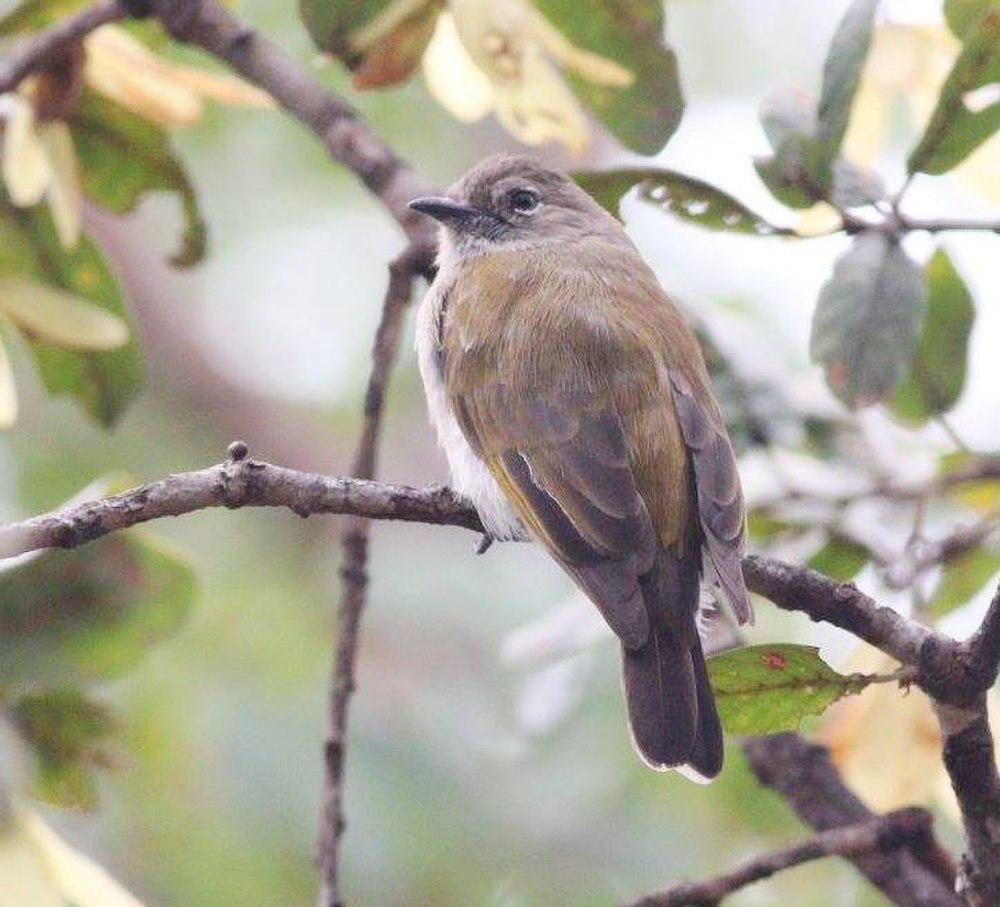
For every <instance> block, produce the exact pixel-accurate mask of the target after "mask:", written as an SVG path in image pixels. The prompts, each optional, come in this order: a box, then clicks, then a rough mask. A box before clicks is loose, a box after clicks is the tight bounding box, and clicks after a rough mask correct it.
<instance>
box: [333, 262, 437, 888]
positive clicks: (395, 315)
mask: <svg viewBox="0 0 1000 907" xmlns="http://www.w3.org/2000/svg"><path fill="white" fill-rule="evenodd" d="M415 248H416V247H413V246H411V247H410V249H409V250H408V251H407V252H405V253H404V254H403V255H401V256H400V257H399V258H397V259H396V260H395V261H393V262H392V263H391V264H390V265H389V285H388V287H387V288H386V292H385V300H384V302H383V304H382V318H381V321H380V322H379V326H378V329H377V331H376V333H375V344H374V348H373V350H372V370H371V375H370V377H369V379H368V388H367V390H366V392H365V410H364V413H365V415H364V426H363V428H362V430H361V437H360V439H359V441H358V449H357V454H356V456H355V460H354V467H353V469H352V472H353V474H354V476H355V477H357V478H358V479H372V478H374V476H375V471H376V464H377V453H378V442H379V437H380V435H381V425H382V410H383V403H384V400H385V391H386V387H387V385H388V381H389V373H390V372H391V370H392V364H393V361H394V359H395V357H396V350H397V348H398V346H399V333H400V330H401V327H402V323H403V314H404V312H405V311H406V305H407V303H408V302H409V300H410V296H411V294H412V292H413V283H414V280H415V279H416V275H417V273H418V270H419V268H420V262H419V260H418V258H417V257H416V256H417V255H419V252H416V253H415V252H414V249H415ZM343 549H344V563H343V566H342V567H341V571H340V574H341V577H342V580H343V589H344V591H343V598H342V599H341V603H340V611H339V614H338V625H337V630H338V634H337V649H336V656H335V659H334V667H333V678H332V681H331V685H330V714H329V717H328V728H327V737H326V745H325V747H324V757H325V758H324V775H323V812H322V815H321V819H320V827H319V837H318V853H319V869H320V891H319V907H340V905H342V904H343V899H342V897H341V893H340V879H339V854H340V841H341V837H342V835H343V833H344V827H345V819H344V759H345V756H346V754H347V716H348V709H349V707H350V701H351V695H352V693H353V692H354V687H355V674H356V663H357V649H358V636H359V633H360V630H361V615H362V613H363V611H364V608H365V601H366V593H367V588H368V573H367V565H368V519H367V518H365V517H364V516H360V515H355V516H352V517H351V519H350V520H349V521H348V523H347V527H346V529H345V531H344V536H343Z"/></svg>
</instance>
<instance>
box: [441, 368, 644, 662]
mask: <svg viewBox="0 0 1000 907" xmlns="http://www.w3.org/2000/svg"><path fill="white" fill-rule="evenodd" d="M452 403H453V405H454V407H455V413H456V416H457V418H458V421H459V424H460V425H461V427H462V430H463V431H464V433H465V435H466V437H467V438H468V439H469V440H470V443H472V445H473V447H474V448H475V449H477V450H478V451H479V452H480V454H481V456H482V457H483V459H484V461H485V462H486V464H487V466H488V467H489V469H490V471H491V472H492V474H493V475H494V477H495V478H496V480H497V482H498V483H499V484H500V486H501V488H502V489H503V490H504V492H505V493H506V494H507V496H508V497H509V498H510V499H511V501H512V502H513V503H514V506H515V508H516V509H517V511H518V514H519V515H520V517H521V519H522V520H523V521H524V523H525V524H526V525H527V526H528V528H529V529H530V530H531V532H532V533H533V534H534V535H535V537H536V538H538V539H539V540H540V541H541V542H542V543H543V544H544V545H545V546H546V548H548V550H549V551H550V552H551V553H552V555H553V556H554V557H555V558H556V559H557V560H558V561H559V562H560V564H561V565H562V566H563V567H564V568H565V569H566V570H567V571H568V572H569V573H570V575H571V576H572V577H573V578H574V579H575V580H576V582H577V583H578V584H579V585H580V587H581V588H582V589H583V590H584V591H585V592H586V593H587V595H588V596H589V597H590V598H591V600H592V601H593V602H594V604H595V605H596V606H597V607H598V609H599V610H600V612H601V614H602V615H603V616H604V618H605V620H606V621H607V622H608V625H609V626H610V627H611V629H612V630H613V631H614V632H615V633H616V634H617V635H618V636H619V637H620V638H621V640H622V642H623V643H624V644H625V645H626V646H627V647H629V648H638V647H639V646H642V645H643V644H644V643H645V641H646V639H647V638H648V636H649V618H648V615H647V612H646V608H645V605H644V602H643V594H642V589H641V588H640V577H641V576H643V575H644V574H645V573H647V572H648V571H649V570H650V569H651V567H652V565H653V560H654V558H655V555H656V536H655V533H654V531H653V526H652V522H651V521H650V517H649V513H648V512H647V511H646V506H645V504H644V503H643V500H642V498H641V497H640V495H639V493H638V491H637V489H636V485H635V479H634V477H633V475H632V471H631V468H630V466H629V456H628V449H627V446H626V443H625V436H624V432H623V429H622V423H621V419H620V418H619V416H618V414H617V413H616V412H615V411H614V410H613V409H612V408H609V407H602V406H600V405H598V406H596V407H595V406H594V405H593V403H594V401H593V400H592V399H585V398H584V397H583V396H582V395H581V394H578V393H572V392H569V393H567V392H565V391H561V390H560V389H558V388H548V389H544V390H540V392H539V393H538V394H537V395H535V396H533V397H532V398H531V399H524V398H523V396H522V395H519V394H518V395H515V394H511V393H510V392H509V389H507V388H505V387H503V386H494V385H484V384H480V385H479V386H478V387H474V388H472V387H466V388H465V389H464V390H463V391H461V392H459V393H457V394H455V395H454V396H453V398H452Z"/></svg>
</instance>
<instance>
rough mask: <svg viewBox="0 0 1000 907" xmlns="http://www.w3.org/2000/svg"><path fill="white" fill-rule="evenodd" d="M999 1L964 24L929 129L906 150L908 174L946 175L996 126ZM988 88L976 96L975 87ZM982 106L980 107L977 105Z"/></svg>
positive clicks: (999, 114) (999, 121) (999, 108)
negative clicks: (953, 61) (907, 151)
mask: <svg viewBox="0 0 1000 907" xmlns="http://www.w3.org/2000/svg"><path fill="white" fill-rule="evenodd" d="M998 82H1000V3H998V2H996V0H994V2H992V3H990V4H988V5H985V6H984V9H983V11H982V12H981V14H980V15H979V16H978V17H977V18H975V20H974V21H972V22H971V23H969V22H966V24H965V31H964V34H963V41H962V52H961V53H960V54H959V56H958V59H957V60H956V61H955V65H954V66H953V67H952V69H951V72H950V73H949V75H948V78H947V79H946V80H945V83H944V85H943V86H942V88H941V93H940V95H939V96H938V102H937V106H936V107H935V108H934V112H933V113H932V114H931V118H930V121H929V122H928V123H927V128H926V129H925V130H924V134H923V137H922V138H921V139H920V142H919V143H918V144H917V147H916V148H914V149H913V151H912V152H911V153H910V158H909V160H908V161H907V168H908V169H909V171H910V173H916V172H920V173H945V172H947V171H948V170H951V169H952V167H955V166H956V165H957V164H960V163H961V162H962V161H963V160H965V158H966V157H968V156H969V155H970V154H971V153H972V152H973V151H974V150H975V149H976V148H978V147H979V146H980V145H981V144H982V143H983V142H985V141H986V140H987V139H988V138H989V137H990V136H991V135H993V134H994V133H995V132H996V131H997V130H998V129H1000V100H997V99H996V97H995V91H993V89H994V88H995V86H996V83H998ZM979 89H982V91H984V92H989V93H988V94H986V95H985V96H984V97H982V98H980V97H979V96H978V90H979ZM980 105H982V106H980Z"/></svg>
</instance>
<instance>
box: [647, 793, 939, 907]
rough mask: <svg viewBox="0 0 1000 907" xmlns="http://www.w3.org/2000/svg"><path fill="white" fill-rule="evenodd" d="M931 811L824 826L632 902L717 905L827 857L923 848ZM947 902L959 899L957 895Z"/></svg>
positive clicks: (668, 906) (665, 906)
mask: <svg viewBox="0 0 1000 907" xmlns="http://www.w3.org/2000/svg"><path fill="white" fill-rule="evenodd" d="M931 822H932V820H931V816H930V814H929V813H928V812H927V811H926V810H923V809H918V808H917V807H910V808H908V809H900V810H896V811H895V812H891V813H888V814H886V815H884V816H875V817H874V818H872V819H867V820H865V821H863V822H858V823H856V824H853V825H843V826H840V827H837V828H831V829H830V830H828V831H822V832H820V833H819V834H817V835H815V836H813V837H811V838H808V839H806V840H805V841H802V842H800V843H798V844H793V845H792V846H791V847H786V848H783V849H782V850H776V851H774V852H772V853H768V854H763V855H762V856H759V857H755V858H754V859H752V860H748V861H747V862H746V863H743V864H742V865H741V866H738V867H736V869H733V870H731V871H730V872H727V873H725V874H724V875H720V876H717V877H715V878H713V879H708V880H706V881H703V882H684V883H681V884H679V885H675V886H673V887H672V888H668V889H666V890H665V891H661V892H659V893H658V894H652V895H649V896H647V897H644V898H641V899H639V900H638V901H635V902H634V904H632V905H631V907H685V905H693V907H714V905H715V904H718V903H719V902H720V901H722V900H723V899H724V898H725V897H727V896H728V895H730V894H733V893H734V892H736V891H738V890H739V889H741V888H745V887H746V886H747V885H750V884H752V883H754V882H759V881H761V880H762V879H767V878H770V877H771V876H773V875H774V874H775V873H778V872H781V871H782V870H785V869H791V868H792V867H794V866H801V865H802V864H803V863H808V862H809V861H811V860H819V859H822V858H823V857H847V858H856V857H865V856H868V855H871V854H883V853H889V852H891V851H895V850H898V849H899V848H901V847H906V846H908V845H914V846H916V847H922V846H924V845H925V843H926V841H927V840H928V838H930V837H931V835H932V831H931V827H932V825H931ZM942 903H956V900H955V899H951V900H950V901H942Z"/></svg>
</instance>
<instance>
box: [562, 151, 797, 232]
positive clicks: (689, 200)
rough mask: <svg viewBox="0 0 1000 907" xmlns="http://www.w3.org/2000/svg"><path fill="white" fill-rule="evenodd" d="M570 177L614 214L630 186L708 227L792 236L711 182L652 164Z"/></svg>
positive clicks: (673, 210)
mask: <svg viewBox="0 0 1000 907" xmlns="http://www.w3.org/2000/svg"><path fill="white" fill-rule="evenodd" d="M573 178H574V179H575V180H576V181H577V183H579V184H580V186H582V187H583V188H584V189H585V190H586V191H587V192H589V193H590V194H591V195H592V196H593V197H594V198H595V199H596V200H597V201H598V202H599V203H600V204H601V205H602V206H603V207H604V208H606V209H607V210H608V211H609V212H610V213H611V214H614V215H615V216H618V210H619V200H620V199H621V198H622V196H623V195H625V194H626V193H627V192H628V191H629V190H630V189H631V188H632V187H633V186H636V187H637V188H638V190H639V196H640V198H642V199H643V200H644V201H647V202H650V203H651V204H653V205H656V206H657V207H659V208H661V209H662V210H664V211H669V212H670V213H671V214H675V215H677V216H678V217H679V218H681V219H682V220H686V221H688V222H690V223H693V224H698V225H699V226H701V227H707V228H708V229H709V230H729V231H732V232H735V233H750V234H755V235H759V236H767V235H773V234H777V235H781V236H794V235H795V233H794V231H792V230H789V229H787V228H784V227H776V226H775V225H774V224H772V223H770V222H768V221H767V220H765V219H764V218H762V217H761V216H760V215H758V214H755V213H754V212H753V211H751V210H750V209H749V208H747V207H746V205H744V204H743V203H742V202H739V201H737V200H736V199H735V198H733V197H732V196H731V195H728V194H727V193H725V192H723V191H722V190H721V189H716V188H715V187H714V186H711V185H709V184H708V183H705V182H703V181H702V180H699V179H695V178H694V177H692V176H686V175H684V174H683V173H677V172H676V171H674V170H662V169H658V168H655V167H642V168H631V169H623V170H603V171H598V170H588V171H581V172H579V173H575V174H573Z"/></svg>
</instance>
